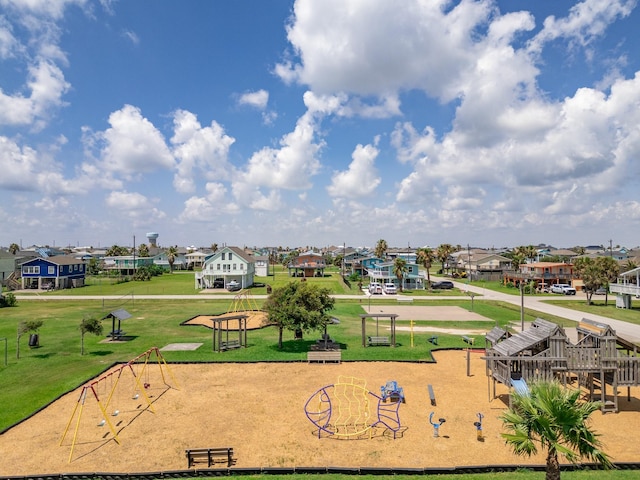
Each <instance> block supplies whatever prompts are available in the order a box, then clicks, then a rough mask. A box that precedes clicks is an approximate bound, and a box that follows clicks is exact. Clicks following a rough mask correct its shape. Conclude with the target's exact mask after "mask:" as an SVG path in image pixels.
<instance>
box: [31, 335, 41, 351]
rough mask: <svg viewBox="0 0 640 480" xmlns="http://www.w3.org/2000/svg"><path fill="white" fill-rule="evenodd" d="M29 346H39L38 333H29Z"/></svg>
mask: <svg viewBox="0 0 640 480" xmlns="http://www.w3.org/2000/svg"><path fill="white" fill-rule="evenodd" d="M29 346H30V347H31V348H33V347H39V346H40V335H38V334H37V333H32V334H31V335H29Z"/></svg>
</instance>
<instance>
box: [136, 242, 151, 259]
mask: <svg viewBox="0 0 640 480" xmlns="http://www.w3.org/2000/svg"><path fill="white" fill-rule="evenodd" d="M138 255H139V256H141V257H148V256H149V247H148V246H147V244H146V243H141V244H140V245H138Z"/></svg>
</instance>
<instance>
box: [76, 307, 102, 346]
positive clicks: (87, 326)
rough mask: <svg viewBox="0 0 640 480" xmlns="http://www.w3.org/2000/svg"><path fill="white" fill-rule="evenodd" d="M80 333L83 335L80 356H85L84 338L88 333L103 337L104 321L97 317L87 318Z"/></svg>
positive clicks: (81, 325)
mask: <svg viewBox="0 0 640 480" xmlns="http://www.w3.org/2000/svg"><path fill="white" fill-rule="evenodd" d="M80 333H81V335H82V337H81V342H80V355H84V336H85V334H87V333H93V334H94V335H98V336H100V335H102V320H100V319H99V318H96V317H93V316H91V317H85V318H83V319H82V322H81V323H80Z"/></svg>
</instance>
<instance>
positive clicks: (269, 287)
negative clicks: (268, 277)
mask: <svg viewBox="0 0 640 480" xmlns="http://www.w3.org/2000/svg"><path fill="white" fill-rule="evenodd" d="M267 293H268V294H271V285H267Z"/></svg>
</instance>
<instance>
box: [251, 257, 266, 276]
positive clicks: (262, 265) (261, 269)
mask: <svg viewBox="0 0 640 480" xmlns="http://www.w3.org/2000/svg"><path fill="white" fill-rule="evenodd" d="M254 258H255V262H256V275H257V276H259V277H268V276H269V257H268V256H267V255H258V256H256V257H254Z"/></svg>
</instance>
